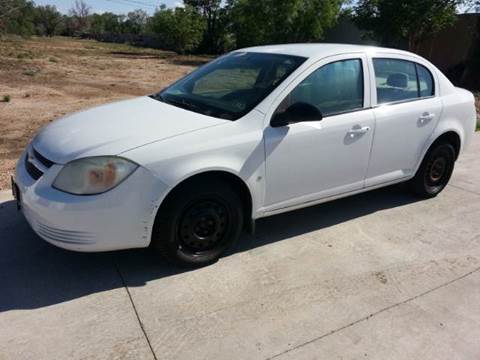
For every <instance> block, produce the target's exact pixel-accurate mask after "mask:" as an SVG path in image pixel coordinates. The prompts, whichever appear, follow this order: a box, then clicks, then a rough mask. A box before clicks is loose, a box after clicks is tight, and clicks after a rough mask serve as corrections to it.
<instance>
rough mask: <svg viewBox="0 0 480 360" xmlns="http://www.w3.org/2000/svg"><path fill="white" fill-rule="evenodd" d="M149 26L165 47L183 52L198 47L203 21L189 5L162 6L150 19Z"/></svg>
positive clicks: (203, 27) (203, 25) (202, 30)
mask: <svg viewBox="0 0 480 360" xmlns="http://www.w3.org/2000/svg"><path fill="white" fill-rule="evenodd" d="M149 28H150V31H152V32H153V33H154V34H156V35H157V37H158V38H159V39H160V41H161V42H162V43H163V45H164V46H165V48H167V49H171V50H174V51H176V52H178V53H182V54H183V53H186V52H192V51H194V50H196V49H197V48H198V45H199V44H200V41H201V40H202V36H203V32H204V30H205V23H204V21H203V19H202V18H201V17H200V16H199V14H198V13H197V11H196V10H195V9H194V8H192V7H191V6H185V8H179V7H177V8H175V9H167V8H166V7H165V6H162V7H161V8H160V9H159V10H157V11H156V12H155V14H154V15H153V16H152V18H151V19H150V22H149Z"/></svg>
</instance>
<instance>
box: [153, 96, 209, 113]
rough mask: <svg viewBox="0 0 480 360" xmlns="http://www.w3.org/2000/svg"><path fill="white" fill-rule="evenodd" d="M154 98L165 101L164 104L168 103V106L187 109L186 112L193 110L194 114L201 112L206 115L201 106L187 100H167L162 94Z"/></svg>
mask: <svg viewBox="0 0 480 360" xmlns="http://www.w3.org/2000/svg"><path fill="white" fill-rule="evenodd" d="M154 98H155V99H157V100H160V101H163V102H164V103H167V104H170V105H174V106H178V107H180V108H182V109H185V110H191V111H194V112H199V113H201V114H205V110H204V109H202V108H201V107H200V106H198V105H195V104H193V103H191V102H189V101H187V100H185V99H181V100H180V99H179V100H177V99H167V98H165V97H164V96H163V95H161V94H157V95H154Z"/></svg>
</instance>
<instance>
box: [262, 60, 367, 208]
mask: <svg viewBox="0 0 480 360" xmlns="http://www.w3.org/2000/svg"><path fill="white" fill-rule="evenodd" d="M366 65H367V63H366V59H365V58H364V57H363V55H362V56H355V57H350V58H341V57H339V58H338V59H336V60H330V61H328V62H323V64H320V65H319V66H317V67H316V68H313V69H311V70H310V72H309V74H308V75H306V76H305V78H304V80H303V81H302V80H298V81H299V83H298V85H296V86H294V87H293V90H291V91H290V92H289V93H288V92H287V93H288V95H287V96H286V97H285V98H284V99H283V101H282V102H281V103H280V105H279V106H278V108H277V110H276V111H277V112H282V111H284V110H285V109H286V108H288V106H290V105H292V104H294V103H298V102H303V103H308V104H311V105H314V106H316V107H317V108H318V109H319V110H320V111H321V112H322V114H323V119H322V120H319V121H309V122H301V123H296V124H291V125H288V126H284V127H279V128H273V127H270V126H268V127H267V128H266V129H265V133H264V136H265V151H266V189H265V211H267V212H268V211H274V210H276V209H280V208H284V207H289V206H295V205H298V204H301V203H307V202H310V201H315V200H317V199H320V198H323V197H329V196H334V195H338V194H341V193H345V192H350V191H354V190H358V189H361V188H362V187H363V185H364V179H365V175H366V170H367V168H368V161H369V155H370V149H371V145H372V138H373V131H374V126H375V121H374V115H373V110H371V109H370V108H369V101H370V98H369V96H368V95H369V91H368V86H367V84H365V81H364V79H368V77H367V75H366V74H367V72H366V68H367V66H366ZM298 81H297V82H298Z"/></svg>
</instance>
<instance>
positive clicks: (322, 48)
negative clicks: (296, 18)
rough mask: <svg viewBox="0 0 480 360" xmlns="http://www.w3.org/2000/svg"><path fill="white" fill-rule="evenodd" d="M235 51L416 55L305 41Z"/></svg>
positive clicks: (321, 54)
mask: <svg viewBox="0 0 480 360" xmlns="http://www.w3.org/2000/svg"><path fill="white" fill-rule="evenodd" d="M237 51H246V52H259V53H270V54H284V55H296V56H303V57H306V58H320V57H326V56H332V55H340V54H345V53H354V52H357V53H358V52H361V53H367V52H368V53H376V52H384V53H385V52H388V53H394V54H399V55H410V56H412V55H413V56H417V57H418V55H415V54H412V53H410V52H408V51H403V50H398V49H389V48H383V47H378V46H367V45H351V44H330V43H307V44H279V45H267V46H255V47H249V48H245V49H239V50H237Z"/></svg>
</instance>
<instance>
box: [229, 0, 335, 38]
mask: <svg viewBox="0 0 480 360" xmlns="http://www.w3.org/2000/svg"><path fill="white" fill-rule="evenodd" d="M342 3H343V1H342V0H264V1H258V0H230V1H229V2H228V4H227V8H228V9H229V10H230V12H231V14H230V16H231V21H232V24H231V28H232V32H233V33H234V35H235V38H236V42H237V46H238V47H243V46H250V45H261V44H267V43H283V42H311V41H317V40H321V39H322V37H323V35H324V31H325V29H327V28H329V27H331V26H333V25H334V24H335V22H336V20H337V17H338V14H339V11H340V8H341V5H342Z"/></svg>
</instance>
